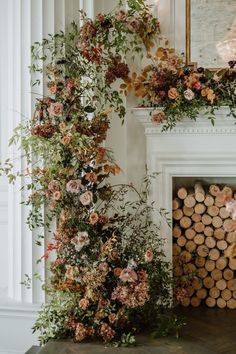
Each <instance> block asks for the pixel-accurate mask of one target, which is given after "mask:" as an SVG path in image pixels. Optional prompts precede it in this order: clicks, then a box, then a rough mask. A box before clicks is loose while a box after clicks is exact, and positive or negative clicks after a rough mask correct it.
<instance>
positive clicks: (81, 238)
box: [71, 231, 90, 252]
mask: <svg viewBox="0 0 236 354" xmlns="http://www.w3.org/2000/svg"><path fill="white" fill-rule="evenodd" d="M71 243H72V244H73V245H74V246H75V249H76V251H78V252H79V251H81V250H82V248H83V247H84V246H88V245H89V243H90V239H89V235H88V233H87V231H81V232H78V234H77V236H76V237H74V238H73V239H72V240H71Z"/></svg>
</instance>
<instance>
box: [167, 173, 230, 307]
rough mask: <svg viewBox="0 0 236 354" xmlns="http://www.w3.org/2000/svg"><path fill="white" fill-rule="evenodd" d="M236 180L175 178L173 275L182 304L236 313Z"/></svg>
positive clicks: (178, 299) (222, 178) (178, 297)
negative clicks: (235, 205)
mask: <svg viewBox="0 0 236 354" xmlns="http://www.w3.org/2000/svg"><path fill="white" fill-rule="evenodd" d="M235 182H236V181H235V178H233V177H232V178H231V177H204V178H200V179H199V178H196V177H174V178H173V181H172V184H173V198H172V209H173V210H172V219H173V228H172V240H173V273H174V277H175V280H176V284H177V286H176V294H175V295H176V300H177V302H178V303H179V304H180V305H182V306H184V307H188V306H193V307H198V306H200V305H201V304H205V305H207V306H208V307H211V308H213V307H218V308H229V309H236V221H235V220H233V218H232V212H231V213H230V209H229V204H228V202H230V201H231V202H232V200H236V194H235V192H236V183H235Z"/></svg>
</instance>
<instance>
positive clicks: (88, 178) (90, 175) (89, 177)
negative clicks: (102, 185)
mask: <svg viewBox="0 0 236 354" xmlns="http://www.w3.org/2000/svg"><path fill="white" fill-rule="evenodd" d="M85 179H86V181H89V182H93V183H95V182H97V179H98V177H97V175H96V173H95V172H90V173H86V175H85Z"/></svg>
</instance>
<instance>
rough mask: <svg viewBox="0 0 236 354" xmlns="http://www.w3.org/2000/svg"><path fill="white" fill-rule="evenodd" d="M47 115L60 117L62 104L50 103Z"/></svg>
mask: <svg viewBox="0 0 236 354" xmlns="http://www.w3.org/2000/svg"><path fill="white" fill-rule="evenodd" d="M48 113H49V114H50V115H51V116H55V117H61V116H62V113H63V104H62V103H59V102H52V103H51V104H50V107H49V108H48Z"/></svg>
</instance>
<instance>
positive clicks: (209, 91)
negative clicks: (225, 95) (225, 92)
mask: <svg viewBox="0 0 236 354" xmlns="http://www.w3.org/2000/svg"><path fill="white" fill-rule="evenodd" d="M201 95H202V97H206V98H207V99H208V101H210V102H211V104H213V102H214V99H215V97H216V95H215V93H214V91H213V90H212V89H210V88H209V87H205V88H204V89H202V91H201Z"/></svg>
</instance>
